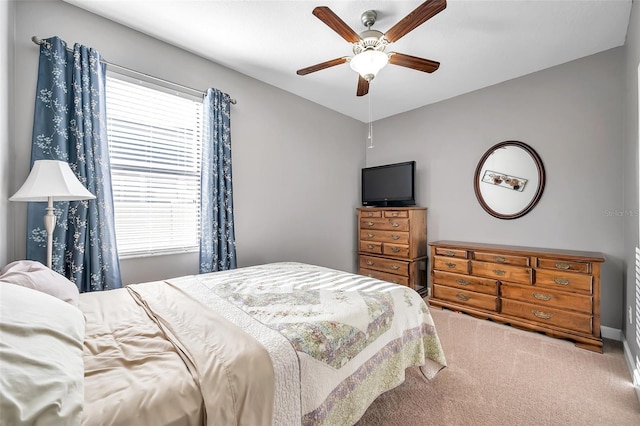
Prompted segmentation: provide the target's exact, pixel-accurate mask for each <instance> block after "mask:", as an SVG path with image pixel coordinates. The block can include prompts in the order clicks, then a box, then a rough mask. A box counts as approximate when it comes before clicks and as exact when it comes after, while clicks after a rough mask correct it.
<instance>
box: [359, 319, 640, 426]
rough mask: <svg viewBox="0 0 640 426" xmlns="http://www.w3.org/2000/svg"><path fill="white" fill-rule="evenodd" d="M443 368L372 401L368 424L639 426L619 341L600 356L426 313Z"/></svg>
mask: <svg viewBox="0 0 640 426" xmlns="http://www.w3.org/2000/svg"><path fill="white" fill-rule="evenodd" d="M431 313H432V316H433V319H434V321H435V323H436V328H437V330H438V335H439V336H440V340H441V342H442V346H443V349H444V352H445V354H446V356H447V363H448V367H447V368H446V369H444V370H442V371H441V372H440V373H439V374H438V375H437V376H436V377H435V378H434V379H433V380H432V381H431V382H428V381H427V380H426V379H424V378H423V377H422V376H421V375H420V372H419V371H418V369H417V368H410V369H408V370H407V379H406V381H405V382H404V383H403V384H402V385H400V386H399V387H397V388H395V389H393V390H391V391H389V392H386V393H385V394H383V395H381V396H380V397H378V399H376V400H375V401H374V403H373V404H372V406H371V407H370V408H369V410H367V412H366V413H365V415H364V416H363V417H362V419H361V420H360V422H359V423H358V426H369V425H384V426H393V425H402V426H413V425H456V426H457V425H537V426H541V425H565V426H572V425H620V426H622V425H640V404H639V403H638V400H637V398H636V394H635V391H634V389H633V385H632V383H631V381H630V376H629V372H628V368H627V365H626V362H625V360H624V355H623V352H622V345H621V344H620V342H614V341H608V340H607V341H605V347H604V354H598V353H594V352H590V351H587V350H584V349H579V348H576V347H575V346H574V344H573V343H571V342H568V341H565V340H560V339H554V338H551V337H547V336H545V335H543V334H539V333H533V332H527V331H523V330H518V329H516V328H513V327H509V326H505V325H502V324H497V323H494V322H491V321H486V320H479V319H476V318H473V317H470V316H467V315H464V314H458V313H454V312H452V311H448V310H444V311H443V310H439V309H437V308H432V309H431Z"/></svg>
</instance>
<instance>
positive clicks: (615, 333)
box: [600, 326, 622, 342]
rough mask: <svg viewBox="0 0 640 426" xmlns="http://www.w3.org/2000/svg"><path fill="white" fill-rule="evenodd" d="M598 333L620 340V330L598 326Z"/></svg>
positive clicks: (607, 337) (604, 336)
mask: <svg viewBox="0 0 640 426" xmlns="http://www.w3.org/2000/svg"><path fill="white" fill-rule="evenodd" d="M600 335H601V336H602V337H603V338H605V339H611V340H617V341H618V342H620V341H622V330H619V329H617V328H611V327H605V326H601V327H600Z"/></svg>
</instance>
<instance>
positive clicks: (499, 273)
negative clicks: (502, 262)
mask: <svg viewBox="0 0 640 426" xmlns="http://www.w3.org/2000/svg"><path fill="white" fill-rule="evenodd" d="M493 273H494V274H496V275H498V276H500V277H501V276H503V275H504V274H506V273H507V271H503V270H502V269H494V270H493Z"/></svg>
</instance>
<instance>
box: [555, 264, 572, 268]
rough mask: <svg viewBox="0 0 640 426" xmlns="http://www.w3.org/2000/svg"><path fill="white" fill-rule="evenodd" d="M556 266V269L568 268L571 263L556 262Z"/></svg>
mask: <svg viewBox="0 0 640 426" xmlns="http://www.w3.org/2000/svg"><path fill="white" fill-rule="evenodd" d="M556 268H557V269H570V268H571V265H569V264H568V263H556Z"/></svg>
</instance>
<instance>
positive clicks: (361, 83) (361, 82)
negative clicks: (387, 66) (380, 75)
mask: <svg viewBox="0 0 640 426" xmlns="http://www.w3.org/2000/svg"><path fill="white" fill-rule="evenodd" d="M367 93H369V82H368V81H367V80H365V79H364V78H362V76H361V75H360V74H358V90H357V91H356V95H357V96H364V95H366V94H367Z"/></svg>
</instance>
